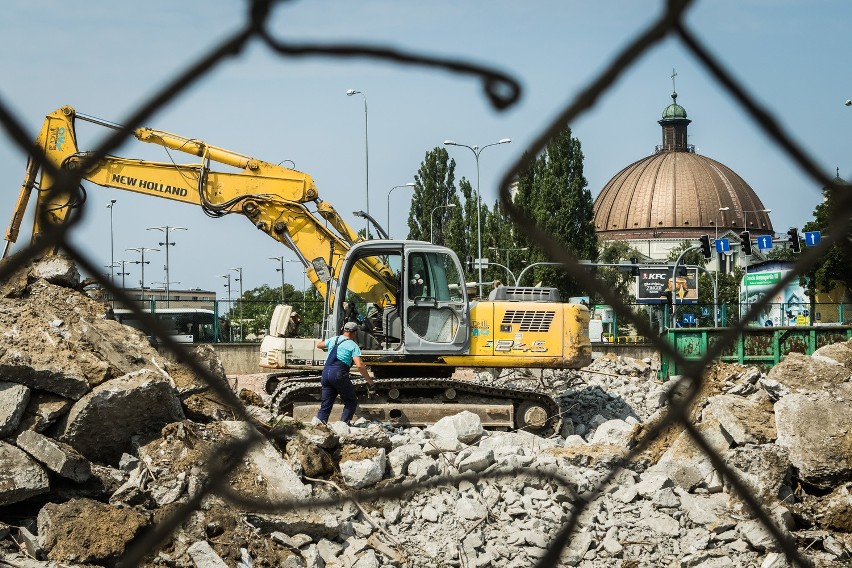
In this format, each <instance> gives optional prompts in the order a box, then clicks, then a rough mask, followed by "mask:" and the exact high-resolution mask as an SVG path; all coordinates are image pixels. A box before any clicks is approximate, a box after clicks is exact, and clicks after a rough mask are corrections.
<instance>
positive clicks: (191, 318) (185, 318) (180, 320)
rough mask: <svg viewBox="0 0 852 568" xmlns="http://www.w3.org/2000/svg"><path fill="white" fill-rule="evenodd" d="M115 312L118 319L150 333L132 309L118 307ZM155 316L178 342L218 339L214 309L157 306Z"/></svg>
mask: <svg viewBox="0 0 852 568" xmlns="http://www.w3.org/2000/svg"><path fill="white" fill-rule="evenodd" d="M145 311H146V312H147V311H148V310H145ZM113 312H114V314H115V319H116V321H118V322H120V323H123V324H124V325H129V326H130V327H133V328H136V329H139V330H142V331H144V332H145V333H148V331H147V330H146V329H145V325H144V323H143V322H142V321H141V320H140V319H139V318H137V317H136V314H134V313H133V312H132V311H131V310H128V309H125V308H116V309H115V310H113ZM149 313H151V312H149ZM153 316H154V317H155V318H157V320H158V321H159V322H160V324H161V325H162V326H163V327H165V328H166V329H167V330H168V332H169V335H170V336H171V338H172V339H174V340H175V341H177V342H178V343H199V342H202V343H212V342H213V341H215V339H216V334H215V332H216V326H215V321H216V320H215V318H216V316H215V314H214V313H213V310H203V309H199V308H157V309H156V310H154V312H153Z"/></svg>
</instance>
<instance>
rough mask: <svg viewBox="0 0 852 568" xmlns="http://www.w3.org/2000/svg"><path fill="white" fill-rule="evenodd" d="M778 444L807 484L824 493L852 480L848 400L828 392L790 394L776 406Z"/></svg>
mask: <svg viewBox="0 0 852 568" xmlns="http://www.w3.org/2000/svg"><path fill="white" fill-rule="evenodd" d="M775 424H776V428H777V429H778V439H777V441H776V443H777V444H778V445H779V446H781V447H783V448H786V449H787V450H788V451H789V452H790V461H791V462H792V464H793V465H794V466H795V467H796V469H797V470H798V473H799V476H800V477H801V478H802V479H803V480H804V481H806V482H808V483H811V484H813V485H815V486H817V487H821V488H823V489H829V488H831V487H833V486H834V485H836V484H837V483H842V482H846V481H849V480H852V436H850V435H849V433H850V432H852V415H850V414H849V402H848V400H844V399H838V398H837V397H835V396H834V395H832V394H830V393H827V392H818V393H809V394H789V395H787V396H785V397H783V398H782V399H781V400H779V401H778V402H776V403H775Z"/></svg>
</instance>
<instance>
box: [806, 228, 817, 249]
mask: <svg viewBox="0 0 852 568" xmlns="http://www.w3.org/2000/svg"><path fill="white" fill-rule="evenodd" d="M820 237H821V235H820V233H819V231H805V244H806V245H807V246H809V247H815V246H817V245H818V244H819V240H820Z"/></svg>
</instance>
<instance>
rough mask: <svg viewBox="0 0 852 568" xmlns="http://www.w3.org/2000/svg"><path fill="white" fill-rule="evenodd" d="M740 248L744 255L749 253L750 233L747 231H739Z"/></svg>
mask: <svg viewBox="0 0 852 568" xmlns="http://www.w3.org/2000/svg"><path fill="white" fill-rule="evenodd" d="M740 247H741V248H740V250H742V251H743V254H745V255H749V256H750V255H751V235H750V234H749V232H748V231H743V232H742V233H740Z"/></svg>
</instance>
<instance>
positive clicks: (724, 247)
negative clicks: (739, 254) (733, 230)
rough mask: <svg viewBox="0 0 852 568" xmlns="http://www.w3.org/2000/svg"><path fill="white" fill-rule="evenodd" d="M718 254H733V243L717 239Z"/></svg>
mask: <svg viewBox="0 0 852 568" xmlns="http://www.w3.org/2000/svg"><path fill="white" fill-rule="evenodd" d="M716 252H731V243H730V241H728V239H716Z"/></svg>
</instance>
